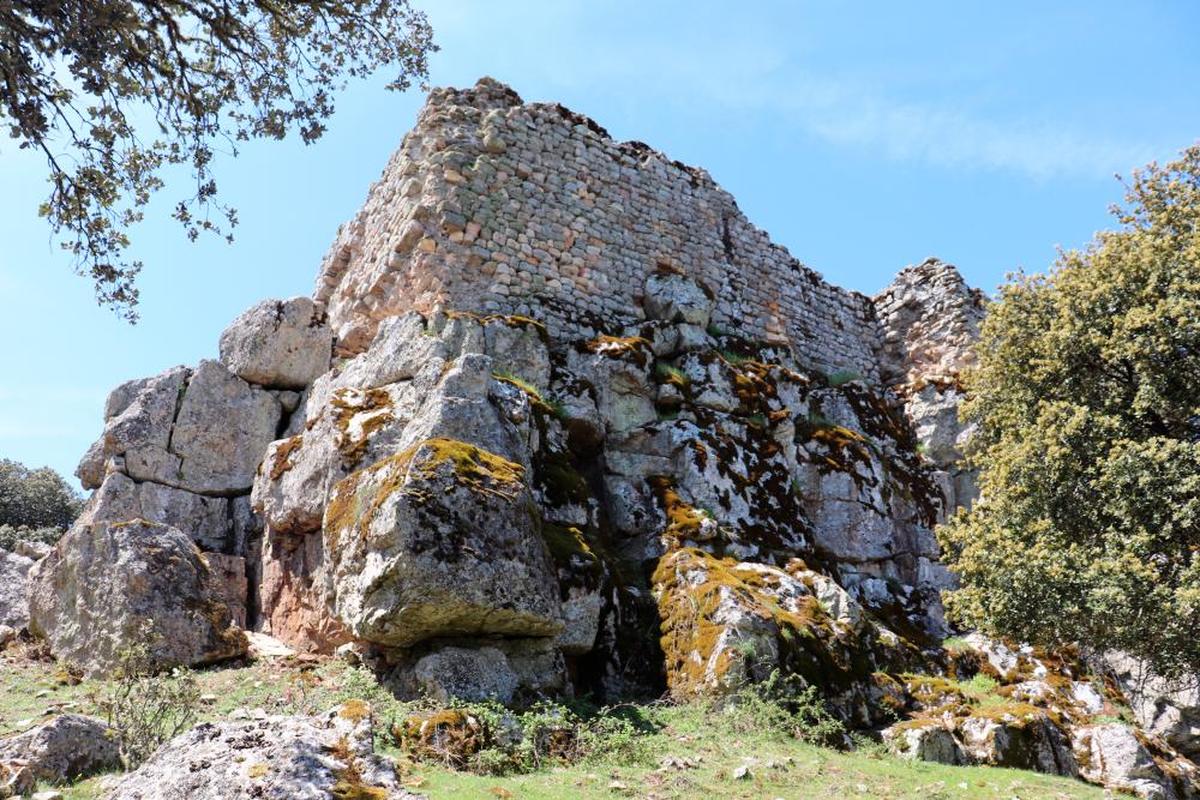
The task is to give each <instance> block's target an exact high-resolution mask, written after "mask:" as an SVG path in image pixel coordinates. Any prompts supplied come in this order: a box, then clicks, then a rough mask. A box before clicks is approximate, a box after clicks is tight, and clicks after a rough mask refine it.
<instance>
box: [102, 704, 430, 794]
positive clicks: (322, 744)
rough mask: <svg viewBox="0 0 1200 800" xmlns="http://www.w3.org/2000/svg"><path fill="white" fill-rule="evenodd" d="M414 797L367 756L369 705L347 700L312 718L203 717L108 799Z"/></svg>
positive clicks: (387, 765)
mask: <svg viewBox="0 0 1200 800" xmlns="http://www.w3.org/2000/svg"><path fill="white" fill-rule="evenodd" d="M163 797H187V798H193V800H228V798H231V797H258V798H264V800H327V798H330V797H337V798H378V800H407V799H408V798H414V800H415V798H417V797H418V795H413V794H410V793H409V792H407V791H405V790H404V789H403V788H401V786H400V783H399V780H398V778H397V776H396V771H395V767H394V766H393V765H392V763H391V762H390V761H388V760H387V759H384V758H381V757H379V756H377V755H375V751H374V742H373V738H372V733H371V710H370V708H369V707H368V706H367V705H366V704H365V703H362V702H360V701H350V702H348V703H346V704H344V705H342V706H340V707H339V708H336V709H334V710H333V711H330V712H329V713H327V714H324V715H322V716H317V717H265V718H263V719H256V720H247V721H231V722H218V723H212V722H206V723H202V724H200V725H198V726H196V727H195V728H193V729H192V730H191V731H190V732H188V733H185V734H183V735H182V736H179V737H176V738H175V739H172V740H171V741H170V742H168V743H167V744H166V745H164V746H163V747H161V748H159V750H158V751H157V752H156V753H155V754H154V755H153V756H152V757H151V758H150V760H149V761H147V762H146V763H145V764H143V765H142V766H141V767H139V768H138V769H137V770H136V771H134V772H132V773H130V774H129V775H127V776H125V777H124V778H122V779H121V781H120V782H119V783H118V784H117V785H116V787H115V788H114V789H113V791H112V793H111V794H109V795H108V800H159V798H163Z"/></svg>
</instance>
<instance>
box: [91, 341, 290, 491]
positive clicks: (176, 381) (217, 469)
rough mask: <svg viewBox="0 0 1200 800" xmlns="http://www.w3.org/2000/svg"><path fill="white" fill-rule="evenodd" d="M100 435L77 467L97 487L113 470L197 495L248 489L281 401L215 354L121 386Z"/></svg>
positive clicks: (274, 427) (272, 435)
mask: <svg viewBox="0 0 1200 800" xmlns="http://www.w3.org/2000/svg"><path fill="white" fill-rule="evenodd" d="M108 407H109V410H114V411H115V410H117V409H119V411H118V412H117V413H116V414H115V415H114V416H112V417H110V418H109V419H107V421H106V422H105V427H104V434H103V436H102V437H101V439H100V441H99V442H98V443H97V444H95V445H93V446H92V447H91V448H90V449H89V450H88V452H87V454H86V455H85V456H84V460H83V461H82V462H81V463H80V466H79V469H78V470H77V471H76V474H77V475H79V477H80V480H81V481H83V484H84V488H87V489H96V488H99V486H100V484H101V483H102V482H103V480H104V476H105V475H106V474H108V473H110V472H122V473H125V474H126V475H128V476H129V477H130V478H133V479H134V480H135V481H138V482H147V481H148V482H153V483H157V484H162V485H166V486H170V487H174V488H177V489H184V490H187V491H189V492H193V493H196V494H209V495H229V494H237V493H241V492H246V491H248V490H249V489H250V487H251V485H252V484H253V481H254V472H255V470H256V469H257V467H258V463H259V461H260V460H261V459H262V455H263V451H264V450H265V449H266V447H267V445H268V444H269V443H270V442H271V440H273V439H274V438H275V434H276V431H277V429H278V427H279V420H280V416H281V413H282V408H281V406H280V403H279V400H278V399H277V398H276V397H274V396H273V395H271V394H270V393H269V392H266V391H263V390H261V389H256V388H253V387H251V386H250V385H249V384H247V383H246V382H245V381H243V380H242V379H241V378H238V377H237V376H236V375H233V374H232V373H230V372H229V371H228V370H226V369H225V368H224V367H223V366H221V364H219V363H218V362H216V361H202V362H200V365H199V366H198V367H197V368H196V369H195V370H194V371H193V370H189V369H187V368H185V367H176V368H174V369H171V370H168V371H167V372H164V373H162V374H161V375H157V376H155V377H153V378H147V379H143V380H139V381H133V382H130V383H129V384H125V385H123V386H121V387H118V388H117V390H115V391H114V396H113V397H110V399H109V404H108Z"/></svg>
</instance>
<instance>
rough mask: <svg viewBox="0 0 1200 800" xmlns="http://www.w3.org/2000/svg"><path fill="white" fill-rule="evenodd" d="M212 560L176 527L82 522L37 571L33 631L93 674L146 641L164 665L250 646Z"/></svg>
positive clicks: (207, 659)
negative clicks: (223, 595)
mask: <svg viewBox="0 0 1200 800" xmlns="http://www.w3.org/2000/svg"><path fill="white" fill-rule="evenodd" d="M215 583H216V582H215V581H214V579H213V576H212V572H211V571H210V569H209V567H208V564H207V563H206V562H205V561H204V558H203V556H202V555H201V553H200V551H199V550H197V549H196V546H195V545H194V544H193V543H192V541H191V540H190V539H188V537H187V536H185V535H184V534H183V533H182V532H180V531H179V530H177V529H175V528H170V527H167V526H166V525H159V524H156V523H149V522H145V521H141V520H138V521H134V522H124V523H95V524H82V525H76V526H75V527H74V528H72V529H71V531H70V532H68V533H67V535H66V536H64V537H63V538H62V540H61V541H59V543H58V544H57V545H56V546H55V548H54V550H53V551H51V553H50V555H48V556H46V558H45V559H43V560H42V561H40V562H38V564H37V565H36V566H35V567H34V568H33V570H32V572H31V574H30V586H29V611H30V624H29V628H30V631H31V632H32V633H34V634H36V635H39V636H42V637H44V638H45V639H46V640H47V641H48V642H49V643H50V647H51V650H52V652H53V653H54V655H55V656H56V657H57V658H59V659H61V660H63V661H64V662H66V663H67V664H69V665H71V666H73V667H75V668H78V669H79V670H80V671H82V672H83V673H85V674H86V675H90V676H102V675H105V674H108V673H110V672H111V671H112V670H113V669H114V668H115V667H116V666H118V665H119V663H120V658H121V652H122V650H123V649H124V648H126V647H128V646H129V645H130V644H132V643H134V642H141V643H145V644H146V645H147V646H148V648H149V651H150V657H151V658H152V659H153V660H154V661H156V662H157V663H159V664H160V665H162V666H164V667H172V666H179V665H199V664H209V663H212V662H215V661H221V660H224V659H228V658H232V657H234V656H238V655H241V654H243V653H245V652H246V647H247V642H246V637H245V635H244V634H243V633H242V632H241V631H239V630H237V629H236V628H233V627H231V625H230V613H229V609H228V607H227V606H226V605H225V604H224V603H223V602H221V600H220V597H219V594H218V591H217V588H216V585H215Z"/></svg>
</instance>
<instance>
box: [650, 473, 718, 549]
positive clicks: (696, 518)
mask: <svg viewBox="0 0 1200 800" xmlns="http://www.w3.org/2000/svg"><path fill="white" fill-rule="evenodd" d="M647 483H649V484H650V488H652V489H653V490H654V493H655V494H656V495H657V496H658V501H659V504H660V505H661V506H662V509H663V513H664V514H666V516H667V527H666V529H665V530H664V531H663V537H664V538H665V539H667V540H668V541H670V542H674V543H678V542H681V541H684V540H686V539H696V538H697V534H698V533H699V532H700V526H701V524H702V523H704V522H705V521H707V520H708V519H710V517H709V515H708V513H707V512H705V511H703V510H702V509H697V508H695V507H693V506H691V505H689V504H688V503H687V502H685V501H684V499H683V498H682V497H680V496H679V492H677V491H676V490H675V483H674V481H672V480H671V479H670V478H668V477H666V476H663V475H656V476H654V477H652V478H649V479H647Z"/></svg>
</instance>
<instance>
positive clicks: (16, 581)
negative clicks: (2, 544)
mask: <svg viewBox="0 0 1200 800" xmlns="http://www.w3.org/2000/svg"><path fill="white" fill-rule="evenodd" d="M33 563H34V562H33V559H31V558H26V557H25V556H22V555H18V554H16V553H9V552H7V551H5V550H0V628H8V629H10V630H11V631H14V632H17V631H21V630H24V629H25V628H26V627H27V626H28V625H29V600H28V599H27V598H26V596H25V595H26V592H27V587H28V586H29V570H30V569H32V568H33Z"/></svg>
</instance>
